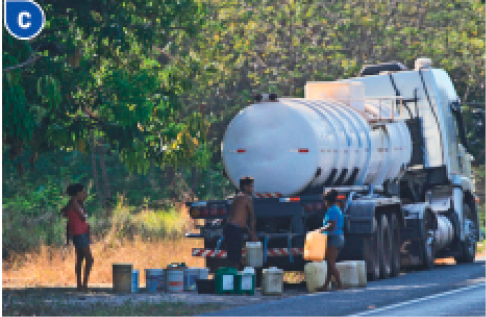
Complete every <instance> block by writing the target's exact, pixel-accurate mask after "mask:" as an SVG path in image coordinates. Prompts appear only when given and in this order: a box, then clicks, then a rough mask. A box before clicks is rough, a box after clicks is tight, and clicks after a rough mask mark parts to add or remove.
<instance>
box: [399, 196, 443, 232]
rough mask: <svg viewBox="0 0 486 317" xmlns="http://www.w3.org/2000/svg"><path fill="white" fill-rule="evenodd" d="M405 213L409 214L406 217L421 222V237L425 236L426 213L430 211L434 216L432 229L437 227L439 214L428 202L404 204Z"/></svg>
mask: <svg viewBox="0 0 486 317" xmlns="http://www.w3.org/2000/svg"><path fill="white" fill-rule="evenodd" d="M402 208H403V210H404V211H405V214H406V215H407V216H406V218H408V219H418V220H419V223H420V228H419V229H420V230H419V232H420V235H421V237H425V235H426V232H425V221H423V220H424V217H425V214H426V213H430V215H431V216H432V220H433V222H432V226H433V227H432V229H437V226H438V224H437V215H436V214H435V213H434V212H433V211H432V209H431V208H430V206H429V204H428V203H416V204H407V205H403V206H402Z"/></svg>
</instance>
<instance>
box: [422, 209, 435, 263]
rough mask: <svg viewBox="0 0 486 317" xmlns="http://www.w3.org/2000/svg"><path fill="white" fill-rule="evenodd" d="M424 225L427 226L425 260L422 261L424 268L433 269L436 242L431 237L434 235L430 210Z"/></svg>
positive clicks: (424, 246)
mask: <svg viewBox="0 0 486 317" xmlns="http://www.w3.org/2000/svg"><path fill="white" fill-rule="evenodd" d="M424 218H425V219H424V221H425V224H424V227H425V238H424V239H423V241H422V243H423V250H424V255H423V259H424V260H423V262H422V268H423V269H426V270H431V269H433V268H434V265H435V264H434V262H435V248H434V243H433V240H432V239H431V238H432V237H433V232H434V231H433V229H432V228H433V227H432V221H433V219H432V214H431V213H430V211H428V212H426V214H425V216H424Z"/></svg>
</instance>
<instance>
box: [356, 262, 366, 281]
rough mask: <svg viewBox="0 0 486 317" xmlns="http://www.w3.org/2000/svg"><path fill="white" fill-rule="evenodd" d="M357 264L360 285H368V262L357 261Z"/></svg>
mask: <svg viewBox="0 0 486 317" xmlns="http://www.w3.org/2000/svg"><path fill="white" fill-rule="evenodd" d="M356 265H357V266H358V281H359V283H358V286H359V287H366V284H367V282H368V279H367V277H366V262H365V261H356Z"/></svg>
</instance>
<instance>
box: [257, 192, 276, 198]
mask: <svg viewBox="0 0 486 317" xmlns="http://www.w3.org/2000/svg"><path fill="white" fill-rule="evenodd" d="M255 196H257V197H258V198H278V197H282V194H281V193H255Z"/></svg>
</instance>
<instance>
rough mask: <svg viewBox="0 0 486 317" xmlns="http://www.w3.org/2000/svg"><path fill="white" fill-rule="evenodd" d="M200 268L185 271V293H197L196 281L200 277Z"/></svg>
mask: <svg viewBox="0 0 486 317" xmlns="http://www.w3.org/2000/svg"><path fill="white" fill-rule="evenodd" d="M199 271H200V269H199V268H191V267H190V268H187V269H185V270H184V291H195V290H197V288H196V280H197V279H198V278H200V277H199Z"/></svg>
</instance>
